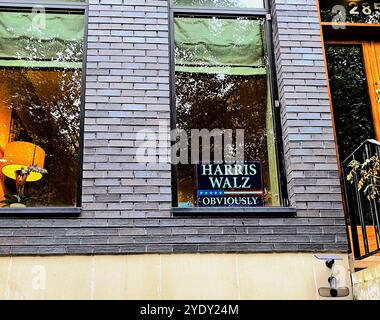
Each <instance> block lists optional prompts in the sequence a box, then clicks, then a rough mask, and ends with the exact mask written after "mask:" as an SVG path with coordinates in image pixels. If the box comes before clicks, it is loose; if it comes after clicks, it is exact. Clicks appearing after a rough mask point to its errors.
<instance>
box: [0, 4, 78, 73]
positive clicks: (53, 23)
mask: <svg viewBox="0 0 380 320" xmlns="http://www.w3.org/2000/svg"><path fill="white" fill-rule="evenodd" d="M40 17H42V15H37V14H36V13H30V12H1V13H0V66H2V67H41V68H44V67H47V68H52V67H53V68H56V67H58V68H81V67H82V63H81V62H82V60H83V49H82V47H83V36H84V16H83V15H79V14H61V13H59V14H58V13H46V14H45V19H44V20H41V19H40Z"/></svg>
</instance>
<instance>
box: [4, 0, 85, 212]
mask: <svg viewBox="0 0 380 320" xmlns="http://www.w3.org/2000/svg"><path fill="white" fill-rule="evenodd" d="M38 8H44V9H46V11H47V12H49V11H50V12H62V13H65V12H76V13H78V14H79V13H81V14H83V17H84V34H83V61H82V79H81V104H80V119H79V121H80V129H79V135H80V137H79V147H78V148H79V149H78V161H77V166H78V177H77V195H76V198H77V199H76V206H75V207H31V208H4V207H3V208H0V218H1V217H9V216H11V217H16V218H17V217H22V218H25V217H30V218H43V217H70V216H78V215H79V214H80V213H81V207H82V186H83V152H84V149H83V147H84V121H85V93H86V65H87V38H88V0H85V1H83V2H79V1H78V2H72V1H65V0H60V1H49V0H47V1H46V2H45V1H38V0H13V1H12V2H11V1H10V0H5V1H3V0H0V11H1V12H7V11H8V12H9V11H11V12H12V11H16V12H22V11H28V12H29V11H31V10H33V9H38Z"/></svg>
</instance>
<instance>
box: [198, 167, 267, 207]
mask: <svg viewBox="0 0 380 320" xmlns="http://www.w3.org/2000/svg"><path fill="white" fill-rule="evenodd" d="M196 172H197V204H198V207H236V206H238V207H239V206H246V207H262V206H264V200H263V197H264V190H263V179H262V166H261V161H245V162H231V163H229V162H218V163H199V164H197V170H196Z"/></svg>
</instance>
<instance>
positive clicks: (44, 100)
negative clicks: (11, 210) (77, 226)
mask: <svg viewBox="0 0 380 320" xmlns="http://www.w3.org/2000/svg"><path fill="white" fill-rule="evenodd" d="M83 22H84V17H83V15H81V14H64V13H59V14H58V13H46V15H45V16H44V19H43V21H39V20H38V19H36V15H35V14H32V13H27V12H2V13H0V43H1V45H0V92H1V94H0V158H1V162H0V168H1V172H0V176H1V177H0V178H1V179H0V181H1V182H0V200H3V201H4V200H5V202H3V205H10V203H13V202H21V204H23V205H27V206H34V207H35V206H53V207H57V206H75V205H76V192H77V173H78V163H77V162H78V147H79V132H80V104H81V81H82V61H83V36H84V23H83ZM20 198H21V199H20ZM12 206H20V205H19V204H16V205H15V204H12Z"/></svg>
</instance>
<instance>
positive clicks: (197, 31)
mask: <svg viewBox="0 0 380 320" xmlns="http://www.w3.org/2000/svg"><path fill="white" fill-rule="evenodd" d="M174 30H175V45H176V48H175V59H176V71H178V72H198V73H214V74H215V73H222V74H227V75H243V76H251V75H264V74H266V64H265V59H264V56H265V54H264V44H263V27H262V22H261V20H247V19H220V18H217V19H216V18H208V19H202V18H184V17H177V18H175V19H174Z"/></svg>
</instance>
